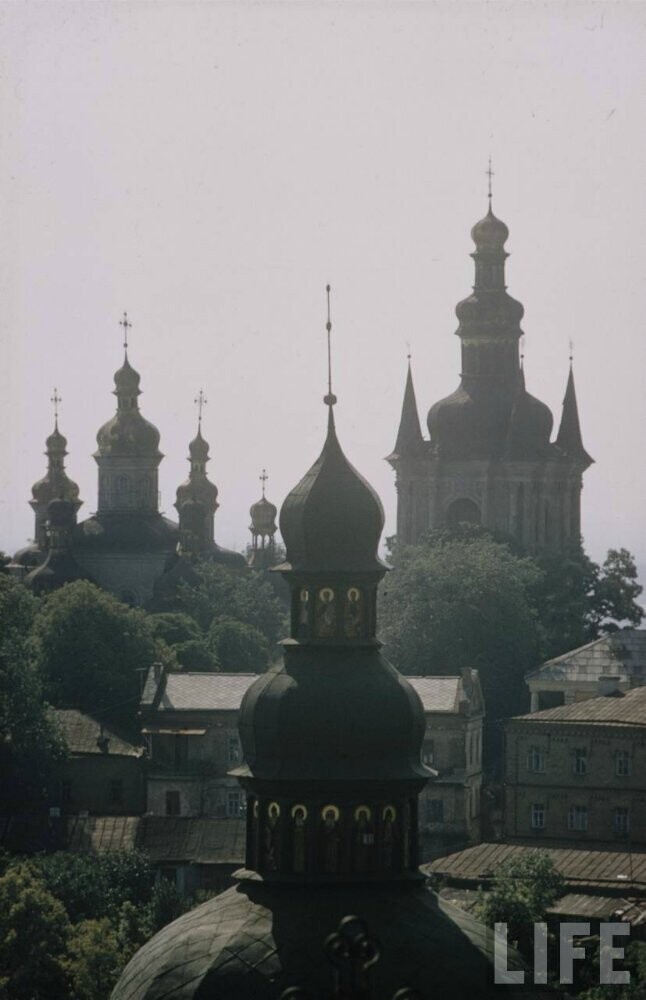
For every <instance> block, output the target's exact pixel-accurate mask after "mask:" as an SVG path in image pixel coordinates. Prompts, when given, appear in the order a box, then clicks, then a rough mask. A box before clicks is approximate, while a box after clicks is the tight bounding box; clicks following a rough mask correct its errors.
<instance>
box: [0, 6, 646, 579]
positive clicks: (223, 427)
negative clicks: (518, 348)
mask: <svg viewBox="0 0 646 1000" xmlns="http://www.w3.org/2000/svg"><path fill="white" fill-rule="evenodd" d="M645 51H646V4H644V3H632V2H631V3H621V2H616V3H589V2H576V3H566V2H556V3H533V2H524V3H517V2H514V3H495V2H494V3H491V2H489V3H481V2H466V0H464V2H451V3H419V2H414V3H406V2H395V0H393V2H389V3H377V2H370V0H364V2H356V3H352V2H348V0H343V2H342V3H335V2H318V3H309V2H307V0H299V2H293V3H290V2H283V3H272V2H264V3H245V2H244V0H236V2H233V3H217V2H210V3H204V2H202V3H200V2H195V3H190V2H160V0H156V2H141V3H139V2H118V3H115V2H103V3H100V2H99V3H92V2H87V3H86V2H81V3H68V2H65V0H57V2H51V0H46V2H45V3H40V2H33V0H26V2H15V3H6V2H5V3H0V79H1V87H0V113H1V120H2V123H3V127H2V134H1V136H0V191H1V193H2V210H1V216H0V218H1V219H2V224H1V227H2V234H3V238H2V240H1V241H0V258H1V259H0V296H1V298H0V301H1V302H2V308H1V309H0V337H1V341H2V356H3V358H4V365H3V368H4V374H5V378H4V379H3V384H2V391H1V392H0V420H1V422H2V424H1V425H2V428H3V432H2V435H1V436H0V548H3V549H5V550H6V551H9V552H12V551H13V550H15V549H17V548H18V547H19V546H20V545H22V544H24V543H25V541H26V539H28V538H30V537H31V536H32V535H33V515H32V512H31V510H30V508H29V506H28V504H27V501H28V499H29V497H30V495H31V494H30V489H31V484H32V483H33V482H34V481H35V480H36V479H38V478H40V477H41V476H42V475H43V473H44V470H45V459H44V457H43V454H42V453H43V451H44V441H45V438H46V436H47V435H48V434H49V433H50V431H51V428H52V425H53V413H52V405H51V402H50V399H51V396H52V394H53V388H54V386H56V387H57V388H58V391H59V393H60V396H61V397H62V402H61V405H60V427H61V430H62V431H63V433H64V434H65V435H66V437H67V438H68V450H69V456H68V459H67V469H68V473H69V475H70V476H71V477H72V478H73V479H74V480H75V481H76V482H78V483H79V486H80V489H81V497H82V499H83V500H84V506H83V507H82V508H81V512H80V517H83V516H88V515H89V514H90V513H91V512H93V511H94V510H95V509H96V496H97V468H96V464H95V462H94V459H93V458H92V453H93V451H94V450H95V448H96V432H97V430H98V428H99V427H100V426H101V425H102V424H103V423H104V422H105V421H107V420H108V419H109V418H110V416H111V415H112V413H113V411H114V405H115V401H114V397H113V396H112V395H111V391H112V389H113V373H114V371H115V370H116V369H117V368H118V367H119V366H120V364H121V361H122V356H123V350H122V346H121V345H122V340H123V336H122V334H123V331H122V329H121V327H120V326H119V319H120V317H121V315H122V313H123V311H124V309H125V310H127V311H128V316H129V318H130V320H131V322H132V330H131V332H130V344H131V347H130V352H129V353H130V360H131V362H132V364H133V366H134V367H135V368H136V369H137V370H138V371H139V372H140V374H141V388H142V390H143V395H142V396H141V398H140V405H141V409H142V412H143V414H144V416H145V417H146V418H147V419H149V420H150V421H152V422H153V423H154V424H155V425H156V426H157V427H158V428H159V430H160V432H161V448H162V451H163V452H164V454H165V456H166V457H165V458H164V460H163V462H162V465H161V470H160V485H161V495H162V508H163V509H164V510H165V511H166V512H167V513H168V514H171V515H174V513H175V512H174V510H173V507H172V504H173V500H174V495H175V489H176V487H177V485H178V484H179V483H180V482H181V481H182V480H184V479H185V478H186V475H187V472H188V464H187V461H186V456H187V454H188V450H187V449H188V442H189V440H190V439H191V438H192V437H193V435H194V433H195V429H196V422H197V409H196V406H195V404H194V400H195V397H196V396H197V394H198V391H199V390H200V389H203V390H204V393H205V395H206V397H207V399H208V404H207V406H206V407H205V411H204V420H203V433H204V436H205V437H206V438H207V439H208V441H209V442H210V444H211V455H212V461H211V464H210V475H211V478H212V480H213V481H214V482H215V483H216V485H217V486H218V489H219V491H220V492H219V501H220V509H219V510H218V512H217V515H216V540H217V541H218V542H219V543H220V544H221V545H225V546H228V547H234V548H237V549H242V548H243V547H244V546H246V544H247V542H248V540H249V538H250V536H249V532H248V525H249V506H250V504H251V503H252V502H253V501H255V500H256V499H258V497H259V495H260V482H259V476H260V473H261V470H262V468H263V467H266V468H267V470H268V473H269V481H268V483H267V495H268V496H269V498H270V499H272V500H273V501H274V502H275V503H276V504H277V505H279V504H280V503H281V502H282V500H283V499H284V497H285V495H286V494H287V492H288V491H289V490H290V488H291V487H292V486H293V485H294V484H295V483H296V482H297V481H298V480H299V479H300V477H301V476H302V474H303V473H304V472H305V471H306V469H307V468H308V467H309V465H310V464H311V463H312V462H313V461H314V459H315V458H316V456H317V455H318V453H319V451H320V447H321V444H322V441H323V438H324V432H325V409H324V406H323V402H322V397H323V395H324V394H325V391H326V380H327V371H326V364H327V361H326V340H325V320H326V304H325V286H326V284H327V283H328V282H329V283H330V284H331V286H332V322H333V331H332V342H333V371H334V391H335V393H336V395H337V396H338V400H339V401H338V405H337V407H336V419H337V429H338V432H339V437H340V439H341V442H342V445H343V447H344V450H345V452H346V454H347V455H348V457H349V459H350V460H351V461H352V462H353V464H354V465H355V466H357V468H358V469H359V470H360V471H361V472H362V474H363V475H364V476H365V477H366V478H368V479H369V481H370V482H371V483H372V484H373V485H374V486H375V488H376V489H377V491H378V492H379V494H380V496H381V498H382V501H383V503H384V507H385V510H386V531H385V533H386V534H392V533H393V532H394V525H395V509H396V499H395V489H394V480H393V473H392V470H391V469H390V467H389V466H388V465H387V463H386V462H385V461H384V456H385V455H387V454H389V452H390V451H391V450H392V447H393V444H394V441H395V436H396V431H397V425H398V420H399V414H400V408H401V399H402V394H403V388H404V378H405V371H406V354H407V350H408V346H407V345H410V351H411V353H412V364H413V372H414V378H415V386H416V391H417V399H418V405H419V409H420V414H421V416H422V420H423V422H424V423H425V417H426V412H427V410H428V408H429V407H430V405H431V403H433V402H434V401H436V400H437V399H439V398H441V397H443V396H445V395H448V394H449V393H450V392H452V391H453V389H454V388H455V387H456V386H457V383H458V378H459V369H460V352H459V341H458V339H457V338H456V337H455V336H454V332H455V329H456V327H457V321H456V318H455V314H454V309H455V305H456V303H457V302H458V301H459V300H460V299H462V298H464V297H465V296H466V295H468V294H469V291H470V288H471V285H472V282H473V262H472V261H471V260H470V258H469V254H470V253H471V252H472V250H473V244H472V242H471V239H470V235H469V234H470V229H471V227H472V225H473V224H474V223H475V222H476V221H477V220H478V219H479V218H480V217H481V216H483V215H484V214H485V212H486V207H487V201H486V192H487V178H486V176H485V171H486V169H487V160H488V157H489V155H491V157H492V162H493V171H494V178H493V205H494V211H495V213H496V215H498V216H499V217H500V218H502V219H504V221H505V222H506V223H507V225H508V226H509V229H510V238H509V241H508V243H507V249H508V251H509V252H510V254H511V256H510V258H509V261H508V264H507V282H508V287H509V291H510V293H511V294H512V295H513V296H514V298H516V299H519V300H520V301H521V302H522V303H523V304H524V306H525V318H524V321H523V329H524V330H525V333H526V342H525V357H526V377H527V387H528V389H529V391H530V392H531V393H532V394H533V395H536V396H538V397H539V398H541V399H543V400H544V401H545V402H546V403H548V405H549V406H550V407H551V409H552V412H553V413H554V415H555V418H556V422H557V423H558V418H559V415H560V410H561V402H562V397H563V392H564V389H565V383H566V378H567V368H568V353H569V342H570V341H573V344H574V367H575V377H576V385H577V393H578V399H579V408H580V415H581V423H582V428H583V435H584V443H585V446H586V448H587V450H588V451H589V452H590V454H591V455H592V456H593V457H594V458H595V460H596V462H595V465H593V466H592V468H591V469H590V470H589V471H588V472H587V473H586V474H585V478H584V483H585V486H584V493H583V515H582V516H583V531H584V537H585V543H586V547H587V549H588V551H589V553H590V554H591V555H592V557H593V558H595V559H597V560H599V559H602V558H603V556H604V554H605V552H606V550H607V549H608V548H609V547H618V546H626V547H627V548H629V549H630V550H631V551H632V552H633V553H634V554H635V555H636V557H637V559H638V563H639V565H640V570H641V577H642V582H646V537H645V533H644V529H643V508H644V501H645V498H646V468H645V466H646V463H645V461H644V432H645V431H646V392H645V389H646V385H645V382H646V374H645V372H646V349H645V347H644V338H645V337H646V182H645V178H646V130H645V129H644V122H645V121H646V59H644V52H645Z"/></svg>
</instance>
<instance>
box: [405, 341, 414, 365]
mask: <svg viewBox="0 0 646 1000" xmlns="http://www.w3.org/2000/svg"><path fill="white" fill-rule="evenodd" d="M412 356H413V355H412V354H411V351H410V340H407V341H406V357H407V359H408V360H409V361H410V359H411V358H412Z"/></svg>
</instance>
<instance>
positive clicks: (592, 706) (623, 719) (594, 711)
mask: <svg viewBox="0 0 646 1000" xmlns="http://www.w3.org/2000/svg"><path fill="white" fill-rule="evenodd" d="M521 720H522V721H527V722H535V723H538V724H540V723H558V724H559V725H566V724H568V723H576V724H577V725H581V724H582V723H584V724H585V725H588V726H590V725H592V726H641V727H644V728H646V687H638V688H633V690H632V691H627V692H626V693H625V694H621V693H617V694H611V695H606V696H605V697H600V698H587V699H586V700H585V701H575V702H572V704H571V705H559V706H558V707H557V708H546V709H545V710H544V711H542V712H532V713H530V714H529V715H517V716H515V717H514V718H513V719H510V722H518V721H521Z"/></svg>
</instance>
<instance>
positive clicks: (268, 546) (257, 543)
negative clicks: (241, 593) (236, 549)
mask: <svg viewBox="0 0 646 1000" xmlns="http://www.w3.org/2000/svg"><path fill="white" fill-rule="evenodd" d="M268 478H269V477H268V475H267V473H266V471H265V470H264V469H263V470H262V475H261V476H260V481H261V483H262V496H261V498H260V500H257V501H256V503H253V504H252V505H251V507H250V508H249V514H250V515H251V524H250V525H249V531H250V532H251V539H252V541H251V552H250V554H249V560H248V563H249V566H251V568H252V569H259V570H267V569H270V567H272V566H273V565H274V564H275V562H276V558H275V555H276V546H275V543H274V535H275V534H276V532H277V530H278V528H277V527H276V514H277V513H278V510H277V509H276V507H275V506H274V504H273V503H271V502H270V501H269V500H268V499H267V497H266V496H265V483H266V482H267V479H268Z"/></svg>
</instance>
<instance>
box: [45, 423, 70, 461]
mask: <svg viewBox="0 0 646 1000" xmlns="http://www.w3.org/2000/svg"><path fill="white" fill-rule="evenodd" d="M45 448H46V449H47V454H48V455H66V454H67V438H66V437H64V435H63V434H61V432H60V431H59V429H58V424H57V425H56V427H55V428H54V430H53V432H52V433H51V434H50V435H49V437H48V438H46V440H45Z"/></svg>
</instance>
